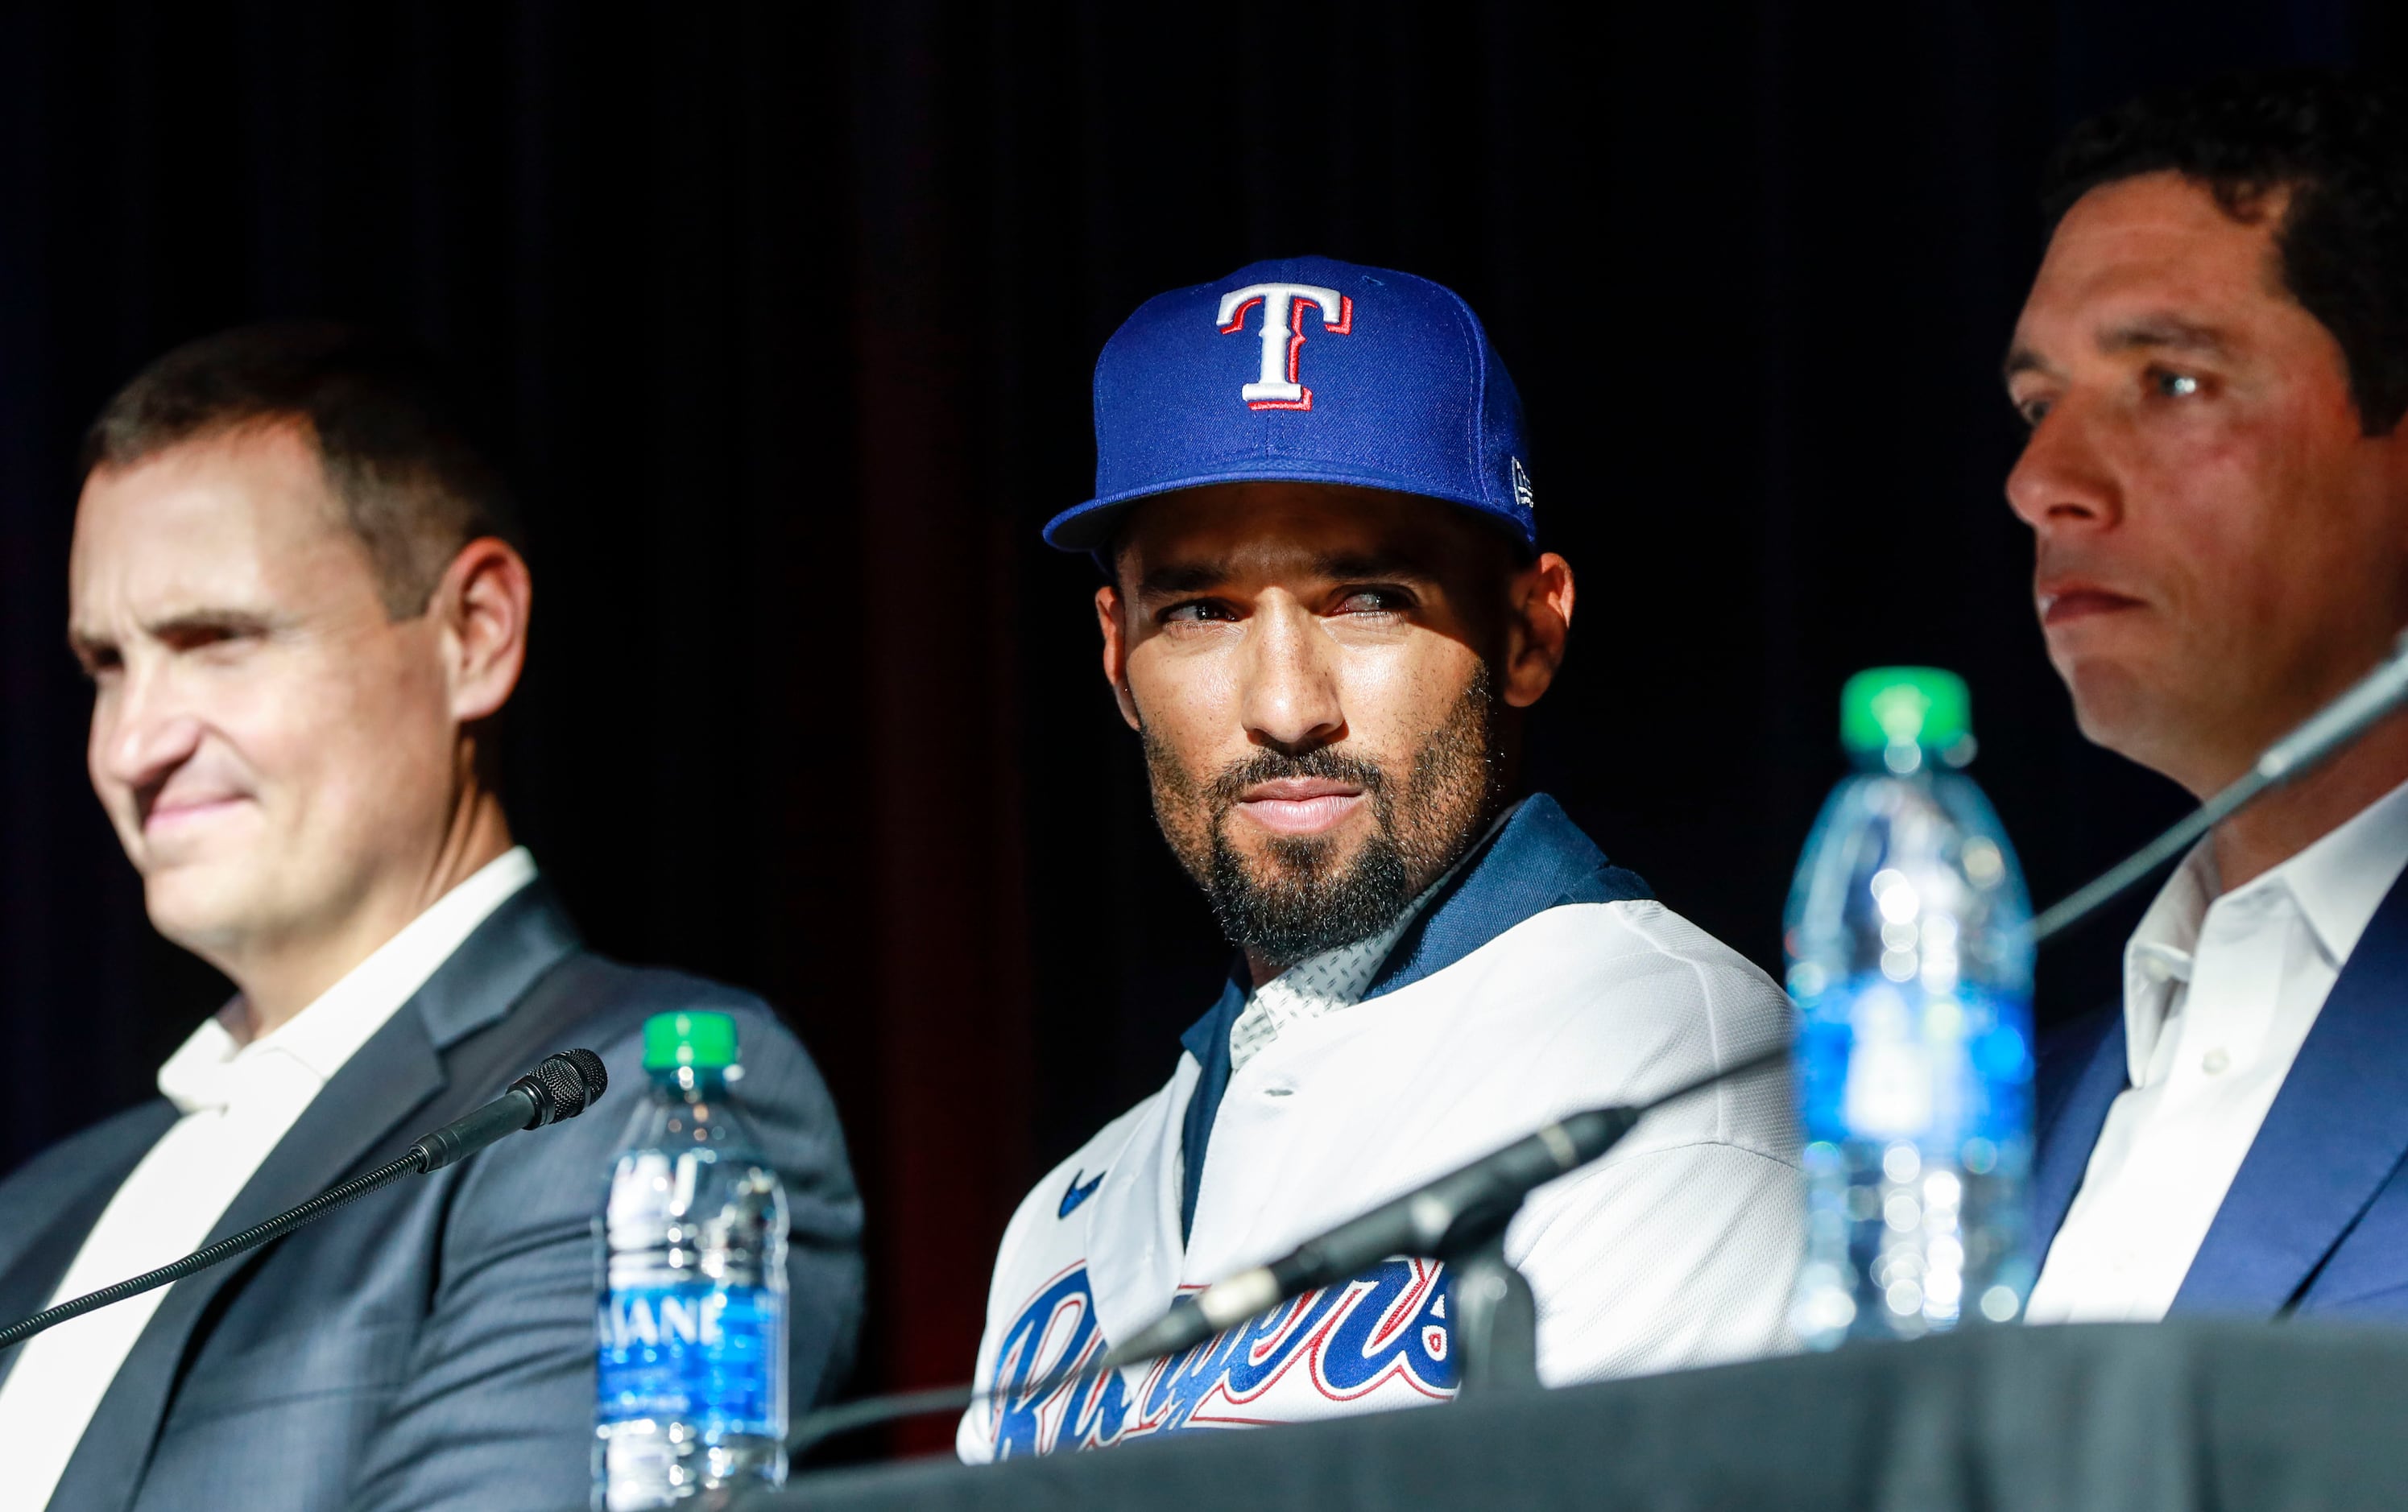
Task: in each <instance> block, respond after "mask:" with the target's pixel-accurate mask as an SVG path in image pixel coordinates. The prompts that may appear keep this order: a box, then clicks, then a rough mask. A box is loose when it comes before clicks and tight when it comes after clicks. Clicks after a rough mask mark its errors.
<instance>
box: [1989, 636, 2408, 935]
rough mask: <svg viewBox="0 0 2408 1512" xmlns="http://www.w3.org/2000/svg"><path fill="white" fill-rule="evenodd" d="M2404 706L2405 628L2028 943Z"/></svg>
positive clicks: (2038, 927)
mask: <svg viewBox="0 0 2408 1512" xmlns="http://www.w3.org/2000/svg"><path fill="white" fill-rule="evenodd" d="M2402 704H2408V632H2402V633H2401V636H2400V638H2399V639H2398V640H2396V641H2394V642H2392V645H2391V654H2390V655H2388V656H2386V657H2385V658H2384V659H2383V660H2382V661H2381V662H2378V663H2375V667H2374V670H2373V671H2372V672H2369V673H2368V674H2367V675H2366V676H2365V677H2363V678H2358V680H2357V681H2356V682H2354V683H2351V684H2350V685H2349V686H2348V687H2347V688H2344V689H2343V690H2342V692H2341V694H2340V696H2338V697H2336V698H2335V699H2334V700H2333V701H2332V702H2331V703H2329V704H2327V705H2326V706H2324V707H2322V708H2320V709H2318V710H2316V712H2315V713H2314V714H2312V715H2310V716H2309V717H2308V720H2307V722H2305V723H2304V724H2301V725H2300V727H2299V728H2298V729H2296V730H2294V731H2292V732H2291V733H2290V734H2289V735H2285V736H2284V737H2283V738H2282V739H2280V740H2277V741H2275V742H2274V743H2273V744H2272V746H2269V747H2267V748H2266V754H2264V755H2263V756H2260V757H2258V758H2257V764H2256V765H2255V766H2252V767H2251V768H2250V769H2249V771H2248V772H2247V773H2246V774H2245V775H2244V776H2243V777H2241V779H2240V780H2239V781H2236V782H2234V783H2233V784H2232V785H2231V786H2230V787H2228V788H2226V789H2224V790H2223V791H2222V792H2218V793H2216V794H2215V795H2214V796H2213V797H2211V798H2209V799H2208V800H2207V802H2205V803H2203V804H2201V805H2200V806H2199V807H2198V808H2197V809H2196V810H2194V811H2193V812H2192V813H2191V814H2190V815H2189V816H2187V817H2186V818H2185V819H2184V820H2182V822H2180V823H2178V824H2176V825H2174V826H2173V827H2172V828H2171V829H2170V830H2168V831H2166V833H2165V834H2160V835H2158V836H2157V838H2156V839H2154V840H2152V841H2150V842H2149V843H2148V844H2147V845H2144V846H2143V847H2142V848H2141V849H2138V850H2136V851H2134V852H2132V854H2131V855H2129V856H2128V857H2126V858H2125V859H2124V861H2123V862H2122V863H2119V864H2118V865H2116V866H2114V867H2113V868H2112V869H2110V870H2108V871H2107V872H2104V873H2102V874H2101V875H2100V877H2098V879H2097V880H2095V881H2093V882H2091V883H2090V884H2089V885H2088V886H2086V887H2084V888H2083V889H2081V890H2080V891H2079V892H2075V893H2073V894H2072V895H2071V897H2068V898H2066V899H2065V900H2064V901H2063V902H2061V903H2059V904H2057V906H2054V907H2052V908H2050V909H2049V910H2048V911H2047V912H2045V913H2043V914H2042V915H2041V916H2040V917H2039V918H2038V919H2035V920H2032V922H2031V937H2032V943H2033V944H2035V945H2038V944H2040V943H2041V942H2042V941H2043V940H2046V939H2048V938H2049V937H2050V936H2052V935H2055V934H2062V933H2063V932H2065V931H2066V930H2068V929H2071V927H2073V926H2074V925H2075V924H2078V923H2080V922H2082V920H2085V919H2087V918H2089V917H2090V916H2091V915H2092V914H2095V913H2097V912H2098V911H2099V910H2100V909H2101V908H2103V907H2105V906H2107V905H2108V904H2110V903H2113V902H2114V900H2115V899H2117V898H2119V897H2121V896H2123V894H2124V893H2125V892H2128V891H2129V890H2130V889H2131V887H2132V886H2133V884H2135V883H2137V882H2139V881H2142V880H2143V878H2145V877H2148V876H2149V875H2150V874H2151V873H2153V872H2155V871H2156V870H2157V868H2158V867H2160V866H2163V865H2165V864H2166V863H2168V862H2171V861H2172V860H2174V859H2175V858H2177V857H2179V856H2180V855H2182V853H2183V852H2184V851H2186V850H2188V849H2190V848H2191V847H2192V846H2193V845H2196V844H2197V843H2198V842H2199V837H2200V835H2202V834H2206V833H2207V832H2208V831H2210V830H2212V829H2214V828H2215V826H2216V825H2218V824H2221V823H2223V822H2224V821H2225V820H2228V819H2230V818H2231V817H2232V816H2233V815H2234V814H2236V813H2238V812H2240V811H2241V809H2242V808H2243V807H2244V806H2247V805H2248V804H2250V803H2251V802H2252V801H2254V800H2255V799H2257V797H2258V796H2259V795H2261V794H2263V793H2264V792H2267V791H2268V790H2270V789H2272V788H2278V787H2280V786H2282V785H2283V784H2284V783H2286V782H2288V781H2290V780H2291V779H2292V778H2293V777H2298V776H2300V774H2301V773H2303V772H2306V771H2309V770H2310V769H2312V768H2314V767H2315V766H2318V765H2320V764H2322V763H2324V762H2326V761H2327V760H2329V758H2331V757H2332V756H2333V755H2335V754H2336V753H2338V752H2339V751H2341V750H2342V749H2343V748H2344V747H2346V746H2348V745H2349V744H2350V743H2351V742H2353V741H2355V740H2356V739H2358V736H2360V735H2364V734H2366V732H2367V731H2369V730H2370V729H2372V728H2373V727H2374V726H2375V725H2376V724H2378V723H2380V722H2382V720H2383V719H2384V717H2385V716H2386V715H2388V714H2391V713H2392V712H2394V711H2395V710H2397V709H2398V708H2399V707H2400V706H2401V705H2402Z"/></svg>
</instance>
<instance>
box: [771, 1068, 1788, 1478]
mask: <svg viewBox="0 0 2408 1512" xmlns="http://www.w3.org/2000/svg"><path fill="white" fill-rule="evenodd" d="M1788 1057H1789V1042H1788V1041H1787V1040H1783V1041H1781V1042H1780V1043H1779V1044H1776V1045H1773V1046H1770V1047H1769V1048H1766V1049H1763V1050H1760V1051H1758V1052H1757V1053H1756V1054H1755V1055H1752V1056H1749V1057H1748V1058H1747V1059H1746V1060H1744V1061H1740V1062H1736V1063H1732V1064H1730V1065H1727V1066H1725V1067H1724V1068H1722V1069H1721V1070H1719V1071H1714V1072H1710V1073H1709V1074H1707V1075H1705V1076H1702V1077H1698V1078H1697V1079H1696V1080H1694V1081H1690V1082H1684V1084H1682V1085H1681V1086H1678V1087H1675V1088H1673V1089H1672V1090H1671V1091H1668V1092H1664V1093H1662V1094H1660V1095H1659V1096H1656V1097H1653V1098H1650V1099H1649V1100H1648V1101H1646V1102H1644V1103H1640V1104H1637V1105H1627V1106H1615V1107H1599V1108H1591V1109H1588V1110H1587V1111H1585V1112H1581V1113H1573V1114H1570V1115H1568V1116H1566V1117H1564V1118H1562V1119H1559V1120H1556V1121H1555V1122H1553V1123H1550V1124H1548V1125H1546V1126H1545V1127H1544V1128H1542V1129H1541V1130H1539V1131H1538V1132H1537V1133H1536V1134H1529V1135H1527V1136H1526V1137H1524V1138H1521V1139H1517V1140H1515V1141H1514V1142H1513V1143H1512V1144H1510V1145H1507V1146H1505V1147H1504V1148H1500V1149H1496V1150H1492V1151H1490V1152H1489V1153H1488V1154H1485V1155H1483V1156H1481V1157H1480V1158H1479V1159H1478V1160H1476V1161H1473V1162H1471V1163H1469V1164H1467V1165H1462V1166H1458V1167H1457V1168H1455V1170H1453V1171H1450V1172H1448V1173H1447V1174H1446V1175H1444V1176H1442V1177H1438V1178H1437V1179H1436V1180H1434V1181H1431V1182H1429V1183H1427V1184H1426V1185H1425V1186H1422V1187H1418V1188H1416V1189H1415V1190H1413V1191H1409V1192H1407V1193H1406V1194H1405V1195H1403V1196H1401V1197H1398V1198H1397V1199H1395V1200H1394V1201H1392V1202H1387V1203H1383V1204H1382V1205H1380V1206H1378V1207H1374V1208H1372V1209H1371V1210H1370V1211H1369V1212H1367V1213H1365V1214H1363V1215H1362V1216H1361V1217H1359V1218H1354V1219H1350V1220H1347V1221H1346V1222H1344V1223H1340V1225H1338V1227H1336V1228H1334V1229H1331V1230H1329V1231H1328V1232H1327V1233H1326V1234H1321V1235H1319V1236H1318V1237H1316V1238H1312V1239H1308V1240H1306V1241H1305V1242H1304V1243H1303V1244H1302V1245H1300V1246H1298V1247H1297V1248H1296V1249H1295V1250H1294V1251H1292V1252H1291V1253H1289V1254H1287V1255H1285V1256H1283V1257H1282V1258H1280V1259H1278V1260H1275V1261H1272V1262H1270V1263H1269V1264H1268V1265H1258V1266H1256V1267H1254V1269H1252V1270H1248V1271H1240V1272H1239V1273H1238V1274H1237V1275H1235V1276H1232V1277H1228V1278H1227V1279H1226V1280H1223V1281H1219V1282H1216V1283H1214V1284H1213V1285H1211V1286H1209V1287H1206V1288H1205V1289H1204V1290H1203V1291H1199V1292H1197V1293H1196V1294H1195V1295H1193V1296H1189V1297H1183V1298H1181V1299H1180V1300H1179V1301H1177V1302H1175V1303H1173V1304H1172V1305H1171V1307H1170V1310H1169V1311H1168V1312H1167V1313H1164V1314H1163V1315H1162V1317H1160V1318H1159V1319H1155V1320H1154V1322H1152V1323H1149V1324H1147V1325H1146V1326H1145V1327H1144V1328H1142V1329H1140V1330H1139V1331H1138V1332H1137V1334H1134V1335H1132V1336H1131V1337H1130V1339H1129V1340H1128V1342H1127V1343H1125V1344H1123V1345H1121V1346H1120V1347H1118V1348H1114V1349H1112V1350H1111V1351H1110V1352H1108V1353H1106V1354H1105V1355H1103V1356H1102V1357H1101V1358H1100V1359H1096V1360H1091V1361H1089V1362H1087V1363H1086V1364H1083V1365H1072V1366H1066V1367H1064V1368H1062V1369H1059V1370H1056V1371H1054V1373H1053V1374H1051V1375H1049V1376H1042V1377H1040V1378H1039V1379H1037V1380H1034V1381H1028V1382H1024V1383H1022V1384H1021V1385H1018V1386H1009V1387H996V1388H995V1389H993V1390H990V1391H979V1390H977V1389H975V1388H974V1387H969V1386H940V1387H935V1388H931V1389H928V1390H925V1391H897V1392H895V1393H894V1394H892V1395H888V1396H876V1397H868V1398H866V1399H864V1400H862V1401H859V1402H847V1403H844V1404H842V1405H838V1406H833V1407H823V1408H821V1409H819V1410H818V1411H816V1412H812V1413H810V1414H807V1415H806V1416H805V1417H804V1418H803V1419H802V1420H801V1421H800V1422H798V1423H796V1425H795V1428H794V1431H793V1432H792V1433H791V1434H788V1435H787V1439H786V1449H787V1452H788V1453H789V1454H790V1455H796V1456H799V1455H801V1454H803V1453H804V1452H805V1451H807V1450H808V1449H810V1448H811V1447H812V1446H814V1445H816V1444H819V1443H821V1442H822V1441H824V1440H825V1439H829V1438H834V1437H836V1436H837V1435H839V1434H850V1433H853V1432H855V1431H857V1430H859V1429H863V1428H868V1427H871V1426H873V1425H875V1424H878V1423H882V1422H890V1421H893V1420H894V1419H898V1418H913V1417H918V1416H920V1415H922V1414H924V1413H931V1412H945V1411H953V1412H958V1411H961V1410H962V1409H964V1408H967V1407H969V1406H972V1405H976V1404H978V1403H980V1402H985V1401H992V1400H993V1399H995V1398H996V1397H998V1396H1004V1395H1019V1396H1023V1397H1025V1398H1028V1399H1030V1400H1038V1399H1041V1398H1044V1397H1046V1396H1050V1395H1052V1394H1053V1393H1054V1392H1055V1391H1060V1390H1061V1389H1062V1388H1064V1387H1066V1386H1074V1385H1077V1384H1080V1383H1082V1382H1084V1381H1090V1380H1094V1379H1096V1378H1097V1376H1105V1375H1109V1374H1110V1373H1111V1372H1112V1371H1115V1370H1119V1369H1121V1368H1122V1367H1123V1366H1125V1365H1133V1364H1137V1363H1139V1362H1142V1361H1146V1360H1151V1359H1154V1357H1156V1356H1158V1355H1166V1354H1176V1353H1178V1352H1179V1351H1180V1350H1182V1349H1187V1348H1193V1347H1195V1346H1196V1345H1197V1344H1201V1343H1202V1342H1204V1341H1205V1340H1206V1339H1209V1338H1211V1337H1212V1336H1213V1335H1215V1334H1219V1333H1220V1332H1222V1331H1223V1330H1224V1329H1227V1328H1232V1327H1235V1326H1236V1325H1237V1324H1239V1323H1242V1322H1244V1321H1245V1320H1246V1319H1250V1318H1254V1317H1255V1316H1257V1315H1259V1314H1261V1313H1265V1312H1268V1311H1269V1310H1270V1309H1271V1308H1273V1307H1275V1306H1278V1305H1280V1304H1281V1303H1283V1302H1284V1301H1286V1300H1288V1299H1289V1298H1291V1297H1294V1296H1297V1295H1298V1294H1300V1293H1302V1292H1305V1291H1312V1290H1314V1289H1316V1288H1319V1287H1325V1286H1331V1285H1335V1284H1336V1283H1338V1282H1340V1281H1344V1280H1348V1279H1350V1278H1352V1277H1355V1276H1359V1275H1361V1274H1362V1273H1363V1272H1364V1271H1367V1270H1369V1269H1370V1268H1371V1267H1372V1266H1374V1265H1376V1264H1378V1263H1379V1262H1382V1261H1383V1260H1385V1259H1387V1258H1388V1257H1389V1256H1390V1255H1398V1254H1405V1255H1427V1256H1431V1257H1433V1258H1436V1259H1441V1260H1442V1259H1445V1258H1446V1257H1447V1256H1448V1254H1449V1253H1450V1252H1452V1251H1454V1250H1456V1249H1458V1248H1461V1247H1463V1246H1466V1245H1469V1244H1474V1243H1478V1242H1480V1241H1481V1240H1483V1239H1484V1238H1486V1237H1487V1236H1489V1235H1492V1234H1496V1233H1497V1232H1498V1230H1500V1229H1501V1228H1502V1227H1503V1226H1504V1224H1505V1222H1506V1220H1510V1219H1511V1218H1512V1216H1513V1214H1514V1211H1515V1210H1516V1209H1518V1208H1519V1207H1520V1206H1521V1205H1522V1199H1523V1198H1524V1197H1526V1196H1527V1195H1528V1194H1529V1192H1530V1191H1532V1190H1533V1189H1534V1188H1537V1187H1541V1186H1543V1185H1545V1184H1546V1183H1547V1182H1549V1181H1552V1180H1554V1179H1555V1177H1559V1176H1564V1175H1568V1174H1570V1172H1572V1171H1575V1170H1577V1169H1579V1168H1580V1167H1581V1166H1584V1165H1586V1164H1587V1163H1589V1162H1591V1161H1594V1160H1596V1159H1598V1157H1599V1156H1601V1155H1603V1154H1604V1153H1605V1152H1606V1151H1607V1150H1609V1149H1612V1148H1613V1147H1614V1145H1615V1144H1616V1143H1618V1142H1619V1141H1620V1140H1621V1138H1622V1136H1623V1135H1625V1134H1628V1133H1629V1132H1630V1131H1631V1129H1632V1128H1633V1127H1634V1126H1636V1125H1637V1124H1638V1122H1639V1120H1641V1119H1642V1118H1644V1117H1646V1116H1647V1115H1648V1114H1649V1113H1652V1112H1654V1111H1655V1110H1656V1108H1659V1107H1662V1106H1664V1105H1666V1104H1668V1103H1672V1102H1677V1101H1678V1100H1680V1099H1681V1098H1684V1097H1686V1096H1688V1095H1690V1094H1691V1093H1693V1092H1700V1091H1705V1090H1706V1089H1707V1088H1709V1087H1713V1086H1715V1085H1717V1084H1718V1083H1721V1082H1725V1081H1733V1080H1736V1079H1738V1078H1739V1077H1744V1076H1747V1075H1749V1074H1751V1073H1753V1072H1757V1071H1763V1070H1768V1069H1770V1067H1772V1066H1774V1065H1778V1064H1782V1063H1786V1061H1787V1060H1788Z"/></svg>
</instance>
